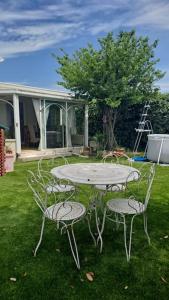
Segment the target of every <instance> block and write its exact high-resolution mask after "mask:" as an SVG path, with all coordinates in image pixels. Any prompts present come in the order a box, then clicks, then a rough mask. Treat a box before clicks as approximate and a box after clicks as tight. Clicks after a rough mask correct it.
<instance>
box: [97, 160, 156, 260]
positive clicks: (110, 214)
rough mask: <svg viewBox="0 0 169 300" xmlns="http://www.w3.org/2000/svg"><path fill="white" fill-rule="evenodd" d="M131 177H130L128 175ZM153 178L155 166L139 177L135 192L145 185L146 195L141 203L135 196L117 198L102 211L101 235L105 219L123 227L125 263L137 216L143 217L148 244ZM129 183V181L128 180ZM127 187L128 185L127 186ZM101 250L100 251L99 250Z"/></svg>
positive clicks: (128, 254)
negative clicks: (148, 219)
mask: <svg viewBox="0 0 169 300" xmlns="http://www.w3.org/2000/svg"><path fill="white" fill-rule="evenodd" d="M129 176H131V175H129ZM154 176H155V164H153V165H152V166H151V167H150V171H149V174H148V176H147V174H146V173H145V174H144V175H143V176H140V178H139V180H138V178H137V180H138V183H137V190H138V191H139V190H140V189H141V190H142V188H143V186H145V185H146V187H147V189H146V195H145V198H144V201H143V202H141V201H140V200H137V197H136V196H135V195H132V196H129V197H127V198H118V199H112V200H109V201H108V202H107V203H106V207H105V209H104V215H103V224H102V230H101V233H102V232H103V230H104V225H105V218H107V219H109V220H110V221H113V222H116V224H123V226H124V245H125V251H126V257H127V261H129V260H130V255H131V242H132V233H133V221H134V218H135V217H136V216H138V215H143V220H144V231H145V234H146V236H147V239H148V243H149V244H150V237H149V234H148V231H147V215H146V211H147V206H148V202H149V199H150V194H151V188H152V183H153V179H154ZM129 181H130V180H129ZM127 187H128V184H127ZM127 216H130V217H131V221H130V233H129V242H128V241H127V226H126V217H127ZM101 250H102V249H101Z"/></svg>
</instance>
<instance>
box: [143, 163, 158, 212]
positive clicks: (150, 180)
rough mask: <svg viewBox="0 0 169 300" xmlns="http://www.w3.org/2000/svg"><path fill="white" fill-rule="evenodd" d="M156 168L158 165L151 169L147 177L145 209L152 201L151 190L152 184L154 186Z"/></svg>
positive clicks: (153, 165)
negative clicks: (150, 200)
mask: <svg viewBox="0 0 169 300" xmlns="http://www.w3.org/2000/svg"><path fill="white" fill-rule="evenodd" d="M155 167H156V164H155V163H154V164H152V166H151V167H150V172H149V175H148V177H147V193H146V197H145V201H144V205H145V208H147V205H148V202H149V199H150V195H151V189H152V184H153V180H154V176H155Z"/></svg>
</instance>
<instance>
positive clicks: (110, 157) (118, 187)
mask: <svg viewBox="0 0 169 300" xmlns="http://www.w3.org/2000/svg"><path fill="white" fill-rule="evenodd" d="M125 159H127V161H129V157H128V156H127V155H125ZM107 161H109V162H111V163H116V164H120V158H119V157H118V156H117V155H116V154H114V153H110V154H107V155H105V156H104V157H103V159H102V163H106V162H107ZM95 188H96V189H98V190H100V191H105V192H121V191H124V190H125V184H121V183H118V184H115V185H105V184H96V185H95Z"/></svg>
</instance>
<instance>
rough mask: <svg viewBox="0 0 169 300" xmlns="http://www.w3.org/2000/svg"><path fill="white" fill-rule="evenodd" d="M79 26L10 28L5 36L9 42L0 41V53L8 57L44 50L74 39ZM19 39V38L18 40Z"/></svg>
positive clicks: (50, 25) (52, 25)
mask: <svg viewBox="0 0 169 300" xmlns="http://www.w3.org/2000/svg"><path fill="white" fill-rule="evenodd" d="M79 26H80V24H72V23H71V24H66V23H64V24H44V23H43V24H38V25H35V26H33V25H32V26H25V27H24V26H23V27H17V28H13V29H12V28H10V29H8V31H7V34H9V35H10V36H12V39H13V40H12V42H11V40H6V41H3V42H2V41H0V53H1V55H2V56H6V57H10V56H13V55H16V54H19V53H28V52H33V51H38V50H41V49H45V48H47V47H50V46H53V45H55V44H58V43H59V42H62V41H64V40H66V39H69V38H71V37H74V36H75V34H76V30H77V28H78V27H79ZM18 37H19V38H18Z"/></svg>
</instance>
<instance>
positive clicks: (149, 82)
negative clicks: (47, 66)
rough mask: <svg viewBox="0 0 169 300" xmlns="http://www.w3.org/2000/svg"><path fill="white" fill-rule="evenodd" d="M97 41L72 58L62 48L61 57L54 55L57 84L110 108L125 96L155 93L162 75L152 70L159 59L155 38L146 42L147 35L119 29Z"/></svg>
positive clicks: (132, 99) (133, 98) (138, 97)
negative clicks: (97, 45)
mask: <svg viewBox="0 0 169 300" xmlns="http://www.w3.org/2000/svg"><path fill="white" fill-rule="evenodd" d="M98 42H99V46H100V47H99V49H98V50H96V49H94V48H93V46H92V45H91V44H89V45H88V46H87V47H86V48H81V49H80V50H78V51H75V52H74V54H73V56H72V57H70V56H69V55H68V54H65V52H64V51H63V50H62V54H63V55H62V56H55V58H56V60H57V62H58V63H59V69H58V70H57V72H58V73H59V74H60V75H61V76H62V78H63V81H62V82H59V84H61V85H63V86H64V87H65V88H67V89H70V90H72V91H74V92H75V94H76V96H80V97H83V98H87V99H89V100H93V99H95V100H94V102H95V104H96V103H97V105H100V104H101V103H103V104H104V105H107V106H109V107H111V108H116V107H119V105H120V104H121V103H122V101H125V100H126V99H127V100H130V102H132V103H136V102H140V101H142V99H143V98H144V97H145V96H148V95H152V94H154V93H156V91H157V88H155V87H154V83H155V81H156V80H158V79H160V78H162V77H163V76H164V73H162V72H161V71H160V70H156V69H155V65H156V63H157V62H158V61H159V60H158V59H155V58H154V49H155V48H156V47H157V41H155V42H154V43H152V44H149V39H148V38H147V37H137V36H136V34H135V31H131V32H120V34H119V35H118V36H117V37H114V36H113V34H112V33H108V34H107V36H106V37H104V38H101V39H99V40H98ZM96 100H97V101H96ZM92 104H93V103H92Z"/></svg>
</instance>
